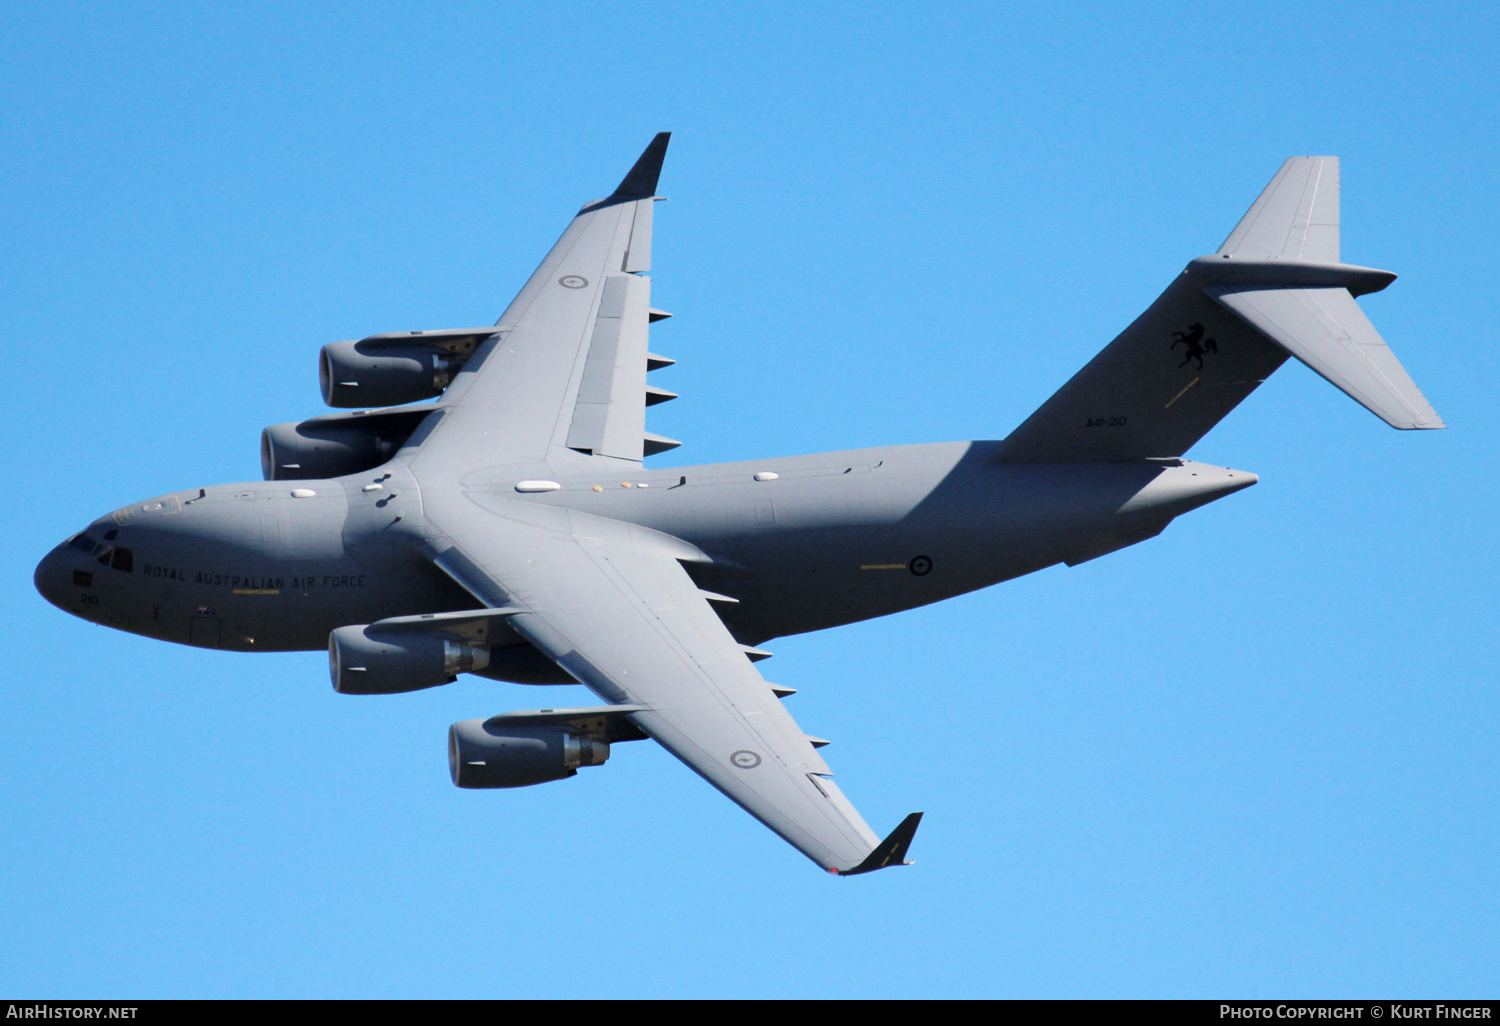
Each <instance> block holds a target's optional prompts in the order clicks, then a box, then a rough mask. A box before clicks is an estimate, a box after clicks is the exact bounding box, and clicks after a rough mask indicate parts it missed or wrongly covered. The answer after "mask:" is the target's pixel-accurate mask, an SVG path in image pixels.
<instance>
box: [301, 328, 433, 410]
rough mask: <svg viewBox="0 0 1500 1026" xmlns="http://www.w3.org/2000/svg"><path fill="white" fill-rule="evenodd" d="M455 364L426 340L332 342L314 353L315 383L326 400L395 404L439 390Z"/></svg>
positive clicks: (349, 403) (330, 402) (340, 403)
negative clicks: (386, 343)
mask: <svg viewBox="0 0 1500 1026" xmlns="http://www.w3.org/2000/svg"><path fill="white" fill-rule="evenodd" d="M459 366H461V364H459V363H458V362H457V361H455V360H453V359H451V358H450V357H449V356H448V354H446V353H442V352H438V351H436V350H433V349H429V348H427V347H426V346H409V347H401V348H396V347H382V348H378V349H377V348H374V347H366V346H365V344H364V343H362V342H333V343H330V344H329V345H326V346H324V347H323V350H322V352H320V353H319V354H318V385H319V386H320V387H321V388H322V390H323V401H324V402H325V403H327V404H328V405H329V406H337V407H340V408H348V407H351V406H399V405H401V404H402V403H411V402H416V401H418V400H419V399H431V398H432V397H433V396H437V395H441V394H442V392H443V389H445V388H447V387H448V382H450V381H452V380H453V375H454V374H455V373H456V372H457V370H458V368H459Z"/></svg>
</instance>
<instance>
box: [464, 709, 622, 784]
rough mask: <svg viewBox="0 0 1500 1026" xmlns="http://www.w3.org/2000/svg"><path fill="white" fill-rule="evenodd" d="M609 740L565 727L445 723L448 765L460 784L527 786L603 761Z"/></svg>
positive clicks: (606, 757)
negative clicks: (446, 727) (446, 728)
mask: <svg viewBox="0 0 1500 1026" xmlns="http://www.w3.org/2000/svg"><path fill="white" fill-rule="evenodd" d="M608 758H609V741H607V740H606V739H604V738H602V737H595V736H591V735H588V734H581V733H578V732H577V731H573V730H569V729H567V728H566V727H550V726H538V727H524V726H516V725H514V724H493V723H492V721H490V720H464V721H463V722H462V723H455V724H454V725H453V726H451V727H449V728H448V769H449V772H451V773H452V774H453V782H454V783H455V784H457V785H458V786H459V787H470V788H484V787H529V786H531V785H532V784H545V783H546V782H547V781H549V780H561V779H563V778H564V777H571V776H573V775H574V774H575V773H577V772H578V767H580V766H602V765H603V764H604V762H605V760H606V759H608Z"/></svg>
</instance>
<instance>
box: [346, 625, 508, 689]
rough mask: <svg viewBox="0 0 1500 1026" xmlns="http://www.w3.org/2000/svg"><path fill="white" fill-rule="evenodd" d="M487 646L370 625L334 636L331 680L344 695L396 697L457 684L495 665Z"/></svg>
mask: <svg viewBox="0 0 1500 1026" xmlns="http://www.w3.org/2000/svg"><path fill="white" fill-rule="evenodd" d="M489 662H490V650H489V649H488V648H486V647H485V646H483V645H471V644H470V643H468V642H467V641H463V640H460V639H456V638H451V637H445V636H443V635H441V634H429V633H423V632H421V631H372V630H370V628H369V627H368V626H367V625H365V624H355V625H353V626H349V627H340V628H338V629H337V630H335V631H333V632H332V633H331V634H329V635H328V675H329V676H330V677H331V678H332V679H333V690H335V691H337V692H338V693H339V694H341V695H396V694H400V693H401V692H404V691H421V690H422V689H423V688H435V687H437V686H438V685H439V684H451V683H453V681H455V680H457V679H458V675H459V674H460V673H468V672H470V671H472V670H482V669H484V668H485V667H486V666H488V665H489Z"/></svg>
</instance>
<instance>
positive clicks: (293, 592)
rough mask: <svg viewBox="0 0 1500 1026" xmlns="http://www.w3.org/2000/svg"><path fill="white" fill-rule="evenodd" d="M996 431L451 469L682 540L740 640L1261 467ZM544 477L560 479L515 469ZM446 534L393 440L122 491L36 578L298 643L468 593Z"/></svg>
mask: <svg viewBox="0 0 1500 1026" xmlns="http://www.w3.org/2000/svg"><path fill="white" fill-rule="evenodd" d="M997 444H998V443H995V442H953V443H934V444H926V445H906V446H888V447H881V448H874V449H856V450H849V451H844V452H830V453H818V454H813V455H807V456H797V457H790V458H781V459H764V460H752V461H746V462H739V463H722V464H710V465H703V466H695V467H674V468H667V469H655V468H651V469H643V468H642V467H641V466H640V465H638V464H634V465H631V464H625V463H624V462H623V461H608V460H602V459H588V460H582V461H580V463H579V464H578V465H574V466H567V467H553V466H547V465H523V466H500V467H491V468H487V469H484V470H481V471H478V472H475V473H473V474H470V475H468V476H467V477H466V478H465V479H464V481H463V485H462V487H463V489H464V492H465V494H466V496H467V498H468V499H469V500H470V501H471V502H473V503H475V504H476V505H477V506H479V507H480V508H483V509H486V510H488V511H490V512H491V513H493V514H494V515H495V516H494V527H495V530H497V531H500V530H505V527H506V524H507V523H510V522H511V521H512V520H520V521H521V522H523V523H524V522H527V520H528V519H529V518H531V517H532V516H534V515H538V514H539V513H540V511H538V510H537V509H536V508H535V507H536V506H554V507H556V506H561V507H565V508H569V509H575V510H580V511H583V512H587V513H592V514H596V515H599V516H603V517H609V518H613V519H617V520H623V521H628V522H631V523H635V524H639V525H642V526H645V527H649V528H653V529H655V530H658V531H662V532H665V533H667V534H671V535H675V536H677V537H679V538H682V539H683V540H685V541H688V542H690V543H692V544H693V545H695V546H697V547H698V548H700V549H702V550H703V551H704V552H705V553H707V554H708V555H710V556H711V557H713V559H714V563H712V564H707V565H705V564H691V565H690V566H689V569H690V570H691V572H692V573H693V575H694V577H695V578H696V579H698V580H699V582H700V584H701V585H702V586H703V587H705V588H708V589H710V590H712V591H715V592H719V593H722V594H725V595H728V596H731V597H733V598H736V599H738V600H739V602H738V604H737V605H732V606H727V605H726V606H721V607H720V612H721V616H722V618H723V619H724V620H725V622H726V623H727V624H728V625H729V626H730V628H731V630H733V632H734V633H735V634H736V636H737V637H739V638H740V639H741V640H742V641H745V642H747V643H751V644H754V643H759V642H761V641H764V640H766V639H769V638H773V637H777V636H780V635H786V634H797V633H802V632H806V631H812V630H819V629H822V628H826V627H832V626H836V625H838V624H843V623H850V622H854V621H857V620H864V619H868V618H870V617H875V616H882V615H885V614H887V613H894V612H898V611H900V610H903V609H910V608H912V607H915V606H920V605H925V604H927V603H930V602H936V601H939V600H941V599H945V598H949V597H951V596H954V595H958V594H962V593H964V592H968V591H972V590H974V589H977V588H982V587H986V586H988V585H991V584H995V583H997V582H999V581H1004V580H1008V579H1010V578H1013V577H1018V576H1020V575H1022V574H1027V573H1031V572H1032V571H1035V570H1040V569H1042V568H1044V567H1047V566H1051V565H1053V564H1056V563H1059V562H1067V563H1070V564H1071V563H1078V562H1082V561H1083V560H1085V559H1090V558H1093V557H1094V556H1098V555H1103V554H1104V553H1106V552H1110V551H1113V550H1115V549H1117V548H1120V547H1123V546H1124V545H1128V544H1132V543H1133V542H1136V541H1140V540H1142V539H1144V538H1147V537H1151V536H1152V535H1155V534H1157V533H1159V532H1160V531H1161V529H1162V528H1163V527H1165V526H1166V524H1167V523H1168V522H1170V520H1171V519H1172V518H1173V517H1175V516H1177V515H1179V514H1180V513H1183V512H1186V511H1187V510H1190V509H1193V508H1195V507H1197V506H1200V505H1203V504H1204V503H1207V502H1210V501H1212V500H1213V499H1216V498H1219V497H1221V496H1223V495H1226V494H1228V493H1230V492H1232V491H1238V490H1239V489H1241V488H1244V487H1247V486H1248V485H1251V484H1254V483H1255V480H1256V478H1255V476H1254V475H1253V474H1249V473H1246V472H1244V471H1233V470H1226V469H1224V468H1219V467H1212V466H1209V465H1207V464H1200V463H1194V462H1192V461H1186V460H1160V461H1132V462H1120V463H1054V464H1003V463H996V462H994V461H993V460H992V459H991V456H992V453H993V450H994V448H995V446H996V445H997ZM631 467H633V469H631ZM560 471H561V472H560ZM758 477H759V479H757V478H758ZM538 479H542V480H549V481H552V482H555V483H556V484H557V485H558V487H557V488H556V489H555V490H551V491H544V492H529V493H521V492H518V491H517V490H516V487H515V486H516V484H517V483H518V482H520V481H523V480H538ZM441 546H442V538H441V537H440V536H439V535H438V533H437V532H436V529H435V528H434V527H432V525H431V524H429V523H428V522H427V521H426V520H425V518H424V516H423V513H422V497H421V484H420V482H419V481H418V480H417V479H416V478H415V477H414V476H413V474H412V472H411V471H410V469H409V468H408V466H407V463H406V461H405V460H404V458H403V457H401V456H398V457H397V458H396V459H395V460H392V461H391V462H390V463H387V464H386V465H385V466H382V467H379V468H377V469H375V470H371V471H367V472H365V473H362V474H356V475H351V476H348V477H342V478H337V479H333V480H326V481H256V482H252V483H246V484H228V485H219V486H215V487H210V488H202V489H192V490H189V491H185V492H178V493H175V494H173V495H168V496H162V497H159V498H156V499H152V500H148V501H146V502H143V503H135V504H133V505H130V506H126V507H124V508H122V509H120V510H117V511H115V512H114V513H112V514H109V515H107V516H104V517H101V518H100V519H99V520H97V521H95V522H94V523H93V524H92V525H91V526H90V527H89V528H88V529H86V530H85V531H84V532H83V533H82V534H80V535H77V536H75V537H74V538H72V539H70V540H69V541H68V542H65V543H63V544H62V545H59V546H58V547H57V548H56V549H55V550H54V551H53V552H52V553H51V554H50V555H49V556H48V557H47V558H46V559H45V560H43V562H42V563H41V565H40V566H39V567H38V568H37V572H36V583H37V587H38V589H39V590H40V591H41V592H42V594H43V595H45V596H46V597H47V598H48V599H49V600H50V601H51V602H53V603H54V604H55V605H57V606H59V607H60V608H62V609H64V610H66V611H68V612H70V613H73V614H75V615H77V616H80V617H82V618H84V619H86V620H90V621H93V622H96V623H101V624H104V625H107V626H111V627H115V628H118V629H120V630H126V631H130V632H132V633H136V634H142V635H145V636H147V637H152V638H158V639H161V640H164V641H174V642H178V643H181V644H188V645H197V646H201V647H206V648H223V649H232V650H239V651H287V650H311V649H320V648H323V647H325V646H326V644H327V639H328V634H329V632H330V631H331V630H333V629H334V628H337V627H340V626H344V625H346V624H357V623H373V622H375V621H377V620H380V619H383V618H386V617H391V616H404V615H413V614H421V613H436V612H446V611H450V610H460V609H468V608H476V607H477V606H478V605H479V603H477V602H476V601H475V600H474V599H473V597H472V596H470V595H469V594H468V593H467V592H466V591H464V590H463V589H462V588H461V587H459V586H458V585H457V584H455V583H454V582H453V581H452V580H450V579H449V578H448V577H447V576H446V575H445V574H444V573H443V572H442V571H441V570H439V569H438V568H437V567H436V566H435V565H433V563H432V562H431V561H430V560H429V559H428V558H425V556H424V555H423V552H424V549H425V550H426V551H427V552H429V553H430V552H432V551H434V550H437V549H440V548H441Z"/></svg>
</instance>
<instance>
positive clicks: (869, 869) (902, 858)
mask: <svg viewBox="0 0 1500 1026" xmlns="http://www.w3.org/2000/svg"><path fill="white" fill-rule="evenodd" d="M921 823H922V814H921V813H920V812H913V813H912V814H911V815H910V816H907V817H906V818H905V819H903V820H902V821H901V822H900V824H899V825H897V827H896V829H894V830H892V831H891V834H890V836H889V837H887V838H886V839H885V840H883V841H881V842H880V843H879V844H877V845H876V846H875V850H874V851H872V852H870V854H869V855H867V856H865V860H864V861H863V862H861V863H860V864H859V865H857V866H855V867H854V868H853V869H835V870H833V872H834V873H836V874H837V875H839V876H856V875H858V874H860V873H873V872H874V871H875V870H877V869H884V868H886V867H887V866H909V865H911V863H910V862H907V861H906V849H907V848H909V847H911V839H912V838H913V837H915V836H917V827H918V826H919V825H921Z"/></svg>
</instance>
